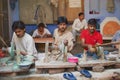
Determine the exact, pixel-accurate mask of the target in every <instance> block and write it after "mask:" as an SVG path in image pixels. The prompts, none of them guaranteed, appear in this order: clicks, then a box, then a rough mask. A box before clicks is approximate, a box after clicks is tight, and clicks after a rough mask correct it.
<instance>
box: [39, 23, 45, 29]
mask: <svg viewBox="0 0 120 80" xmlns="http://www.w3.org/2000/svg"><path fill="white" fill-rule="evenodd" d="M37 27H38V28H39V27H43V28H44V27H45V24H44V23H39V24H38V26H37Z"/></svg>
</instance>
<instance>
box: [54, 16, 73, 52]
mask: <svg viewBox="0 0 120 80" xmlns="http://www.w3.org/2000/svg"><path fill="white" fill-rule="evenodd" d="M67 24H68V22H67V18H66V17H58V28H57V29H55V30H54V35H53V36H54V38H55V43H54V44H55V45H56V46H57V47H59V48H60V45H61V44H62V43H64V44H65V45H67V48H68V51H71V50H72V49H73V46H74V44H73V40H74V37H73V34H72V33H71V32H70V31H68V30H67Z"/></svg>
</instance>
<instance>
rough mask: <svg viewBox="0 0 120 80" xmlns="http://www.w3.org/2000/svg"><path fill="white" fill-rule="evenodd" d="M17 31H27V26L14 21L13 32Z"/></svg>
mask: <svg viewBox="0 0 120 80" xmlns="http://www.w3.org/2000/svg"><path fill="white" fill-rule="evenodd" d="M16 29H22V30H23V29H25V24H24V22H22V21H14V22H13V24H12V30H13V31H15V30H16Z"/></svg>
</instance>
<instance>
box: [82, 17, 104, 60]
mask: <svg viewBox="0 0 120 80" xmlns="http://www.w3.org/2000/svg"><path fill="white" fill-rule="evenodd" d="M96 24H97V22H96V19H89V21H88V29H86V30H83V31H82V32H81V35H80V39H81V44H82V47H83V48H84V49H85V50H86V51H87V56H92V58H93V59H98V58H99V56H97V53H96V45H99V44H102V43H103V40H102V35H101V34H100V33H99V32H97V31H96Z"/></svg>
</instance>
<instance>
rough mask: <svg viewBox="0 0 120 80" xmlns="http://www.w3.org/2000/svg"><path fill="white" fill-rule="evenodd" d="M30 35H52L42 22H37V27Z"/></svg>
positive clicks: (43, 36) (45, 36)
mask: <svg viewBox="0 0 120 80" xmlns="http://www.w3.org/2000/svg"><path fill="white" fill-rule="evenodd" d="M32 37H34V38H35V37H37V38H47V37H52V35H51V33H50V31H49V30H48V29H46V28H45V25H44V23H39V24H38V29H36V30H35V31H34V32H33V35H32Z"/></svg>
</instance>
